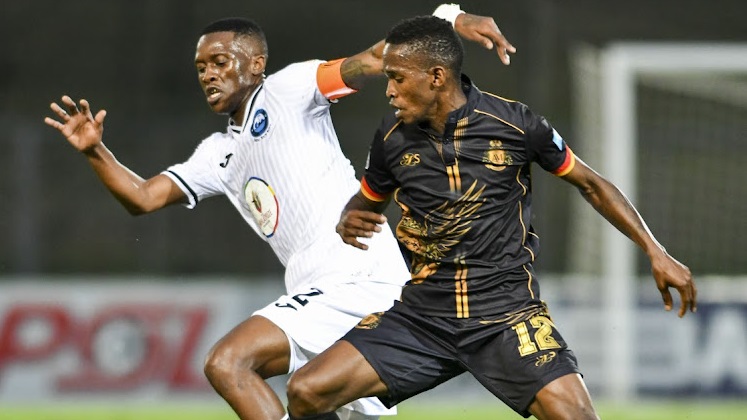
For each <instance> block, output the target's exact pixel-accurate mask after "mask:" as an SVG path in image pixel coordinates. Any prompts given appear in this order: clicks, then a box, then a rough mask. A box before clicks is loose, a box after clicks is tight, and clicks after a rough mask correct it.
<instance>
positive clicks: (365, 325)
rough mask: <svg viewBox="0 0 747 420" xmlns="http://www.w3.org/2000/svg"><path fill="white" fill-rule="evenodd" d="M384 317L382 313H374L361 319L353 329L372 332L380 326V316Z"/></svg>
mask: <svg viewBox="0 0 747 420" xmlns="http://www.w3.org/2000/svg"><path fill="white" fill-rule="evenodd" d="M382 315H384V312H374V313H372V314H368V315H366V316H365V317H363V319H361V320H360V322H358V325H356V326H355V328H358V329H362V330H372V329H374V328H376V327H378V326H379V324H381V316H382Z"/></svg>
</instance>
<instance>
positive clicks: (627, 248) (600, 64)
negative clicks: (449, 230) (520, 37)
mask: <svg viewBox="0 0 747 420" xmlns="http://www.w3.org/2000/svg"><path fill="white" fill-rule="evenodd" d="M572 57H573V59H572V69H571V71H572V78H573V86H574V88H573V106H574V108H575V112H574V129H575V132H576V136H575V137H574V143H575V140H578V148H579V149H580V150H583V152H582V153H583V154H582V158H584V159H585V160H587V161H589V162H590V163H591V164H592V166H594V167H596V168H597V169H599V170H600V172H601V173H602V174H603V175H604V176H605V177H606V178H607V179H609V180H610V181H612V182H613V183H615V184H616V185H617V186H618V187H620V189H621V190H622V191H623V192H624V193H625V194H626V196H627V197H628V198H629V199H630V200H631V201H632V202H633V203H634V204H635V205H636V206H637V207H638V208H639V210H640V209H641V206H640V205H639V201H641V200H642V197H640V195H639V189H641V186H642V182H656V181H657V180H651V179H648V180H647V179H639V177H640V174H641V173H642V172H646V171H647V169H646V168H644V167H641V162H642V161H646V159H645V157H646V155H647V154H648V153H649V152H648V151H643V150H641V147H640V146H641V144H640V142H641V134H642V133H641V132H640V128H639V127H640V124H641V115H642V113H645V112H646V111H645V110H647V109H651V107H656V106H659V107H667V106H669V105H668V103H665V102H662V103H661V104H658V103H655V104H649V103H643V102H641V101H642V98H641V95H640V93H639V91H640V90H641V86H643V85H645V86H648V87H650V88H653V89H656V90H657V91H664V92H668V93H667V95H670V96H674V97H673V98H667V99H666V100H668V101H671V102H672V103H676V102H677V101H678V100H679V98H696V99H698V100H703V99H706V100H707V101H713V102H717V103H724V104H728V106H731V107H736V108H738V109H739V111H738V112H739V113H740V114H739V115H744V116H745V117H747V44H738V43H650V42H620V43H613V44H610V45H608V46H606V47H603V48H601V49H596V48H593V47H589V46H582V47H579V48H577V49H576V50H575V51H574V53H573V54H572ZM643 99H645V98H643ZM683 100H684V99H683ZM651 101H654V100H651ZM662 101H664V100H662ZM709 106H711V105H710V102H708V103H707V104H705V105H703V112H707V111H708V107H709ZM742 113H743V114H742ZM677 118H679V117H677V116H675V117H673V122H666V121H664V122H653V123H651V125H652V126H653V127H656V128H657V129H658V128H659V127H660V126H669V125H671V126H676V125H677V123H678V120H677ZM688 118H691V117H690V116H689V114H688ZM703 118H704V119H706V118H708V117H707V116H704V117H703ZM714 124H716V123H714ZM737 124H741V123H738V122H737ZM739 129H741V125H740V126H739ZM739 129H734V132H735V133H738V132H739V131H738V130H739ZM676 135H677V134H672V136H673V137H675V136H676ZM742 137H743V136H740V134H735V135H734V139H733V140H732V141H733V142H735V144H736V142H738V141H739V140H740V139H742V140H745V141H746V142H747V139H743V138H742ZM682 147H687V146H686V144H685V145H683V146H682ZM662 148H664V147H662ZM729 158H730V157H729V156H728V155H726V154H725V155H724V159H729ZM718 159H720V158H718ZM733 159H740V158H739V157H733ZM650 160H651V158H650V157H649V162H648V164H650V163H651V162H650ZM714 160H717V158H714ZM742 162H744V159H743V158H742ZM739 165H740V163H739V162H735V163H734V166H735V167H736V166H739ZM742 169H743V168H742ZM665 170H666V168H663V169H662V171H665ZM741 173H742V174H743V173H744V172H741ZM707 175H708V174H704V173H701V174H697V173H696V174H693V176H696V177H697V176H707ZM734 175H735V176H736V177H738V176H739V175H738V173H734ZM668 176H670V177H675V175H668ZM727 176H728V174H727ZM745 180H747V177H745V176H744V175H742V181H741V183H742V184H744V183H745V182H744V181H745ZM681 181H682V182H689V181H688V180H686V179H682V180H681ZM715 182H719V181H715ZM730 182H732V183H735V184H739V183H740V181H739V178H737V179H731V180H730ZM704 188H710V187H704ZM647 198H649V197H647ZM695 199H696V200H697V197H696V198H695ZM736 200H738V198H736ZM742 200H745V201H747V196H743V197H742ZM644 201H645V200H644ZM573 205H574V206H575V208H573V209H572V212H571V213H572V214H573V215H574V216H573V220H571V225H572V228H573V232H574V235H576V238H574V239H573V241H574V242H573V244H572V247H571V255H570V260H571V264H572V267H571V271H572V272H579V273H582V274H591V275H593V276H598V277H599V278H601V279H602V281H603V286H602V289H601V293H602V295H601V296H600V297H601V300H602V305H601V309H602V311H603V321H602V322H603V323H604V325H605V328H603V329H602V330H601V331H603V333H602V335H603V336H602V337H599V338H600V340H601V341H602V342H603V343H604V346H603V349H604V354H603V355H602V356H601V357H602V365H603V369H602V370H603V374H604V378H605V383H604V385H603V387H604V389H603V393H604V395H605V397H608V398H612V399H617V400H621V401H624V400H628V399H630V398H632V397H635V396H636V395H635V393H636V384H635V377H634V372H635V362H636V361H635V357H636V346H638V345H641V343H636V342H635V336H636V331H635V328H636V325H635V320H636V314H635V312H636V305H637V304H638V303H637V302H638V289H637V287H636V285H637V280H638V279H639V278H640V277H642V276H643V274H648V273H642V272H641V271H640V266H641V265H642V264H641V263H640V261H639V258H640V257H639V254H640V251H638V250H637V249H636V247H635V245H634V244H633V243H632V242H631V241H630V240H629V239H628V238H626V237H625V236H624V235H622V234H621V233H620V232H618V231H617V230H616V229H615V228H614V227H612V226H611V225H610V224H608V223H605V222H604V221H603V220H602V219H601V218H600V217H598V216H593V215H591V213H593V210H591V209H590V206H588V205H585V203H582V204H578V203H574V204H573ZM679 205H684V206H686V205H688V204H687V203H679ZM736 206H738V204H736ZM661 211H662V212H663V211H666V210H661ZM736 217H739V216H736ZM644 218H646V219H647V220H649V219H648V217H646V215H644ZM707 222H708V221H706V220H703V221H702V223H707ZM673 223H674V224H676V221H675V222H673ZM743 225H744V224H743ZM652 230H654V233H655V234H657V232H656V229H652ZM657 236H659V235H658V234H657ZM682 237H683V238H685V239H684V240H687V238H688V237H687V236H682ZM659 239H660V240H662V239H663V238H661V237H659ZM684 240H683V241H684ZM736 241H737V242H735V244H734V246H740V245H742V244H743V242H738V241H741V240H739V239H737V240H736ZM662 242H663V244H664V246H668V244H667V243H666V241H664V240H662ZM695 245H697V244H695ZM695 245H693V246H695ZM700 245H701V246H703V247H706V246H709V245H711V244H700ZM590 256H591V258H590ZM675 256H676V257H677V255H675ZM734 258H735V259H737V258H738V257H734ZM683 262H685V263H686V264H688V261H683ZM691 268H693V267H692V266H691ZM736 269H739V267H737V268H736ZM707 274H721V273H718V272H715V273H712V272H708V273H707ZM726 274H733V273H726ZM648 278H649V279H650V274H649V275H648ZM649 281H650V282H651V283H653V280H649ZM651 290H653V293H656V291H655V288H653V287H651V288H650V289H647V290H646V292H647V293H648V292H649V291H651ZM673 295H675V296H674V298H675V308H674V309H673V312H674V311H676V310H677V309H678V305H679V300H678V299H677V296H676V291H674V292H673ZM673 316H674V315H673Z"/></svg>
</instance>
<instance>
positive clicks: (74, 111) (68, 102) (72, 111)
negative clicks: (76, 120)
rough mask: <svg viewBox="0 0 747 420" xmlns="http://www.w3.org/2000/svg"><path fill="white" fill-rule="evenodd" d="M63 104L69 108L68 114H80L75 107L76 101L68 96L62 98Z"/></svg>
mask: <svg viewBox="0 0 747 420" xmlns="http://www.w3.org/2000/svg"><path fill="white" fill-rule="evenodd" d="M62 103H63V104H64V105H65V106H66V107H67V113H68V114H70V116H73V115H76V114H77V113H78V106H77V105H75V101H73V99H72V98H71V97H69V96H67V95H63V96H62Z"/></svg>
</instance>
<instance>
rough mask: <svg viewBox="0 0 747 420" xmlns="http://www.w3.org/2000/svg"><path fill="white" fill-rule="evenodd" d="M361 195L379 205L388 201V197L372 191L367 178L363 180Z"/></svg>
mask: <svg viewBox="0 0 747 420" xmlns="http://www.w3.org/2000/svg"><path fill="white" fill-rule="evenodd" d="M361 193H362V194H363V196H364V197H366V198H367V199H369V200H371V201H375V202H377V203H381V202H382V201H386V199H387V196H386V195H382V194H379V193H377V192H376V191H374V190H372V189H371V187H370V186H368V182H366V177H365V176H364V177H363V178H361Z"/></svg>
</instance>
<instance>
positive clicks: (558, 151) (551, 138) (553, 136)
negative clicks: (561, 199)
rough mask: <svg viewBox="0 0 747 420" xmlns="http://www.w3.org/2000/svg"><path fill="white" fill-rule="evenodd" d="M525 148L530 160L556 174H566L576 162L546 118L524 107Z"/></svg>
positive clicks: (571, 152)
mask: <svg viewBox="0 0 747 420" xmlns="http://www.w3.org/2000/svg"><path fill="white" fill-rule="evenodd" d="M524 118H525V122H526V123H527V124H526V127H527V129H526V130H527V131H526V134H527V148H528V154H529V158H530V160H531V161H534V162H537V163H538V164H539V165H540V167H542V169H544V170H546V171H548V172H551V173H552V174H554V175H557V176H563V175H566V174H567V173H568V172H570V171H571V170H572V169H573V167H574V165H575V164H576V158H575V156H574V154H573V151H572V150H571V149H570V147H568V145H567V144H566V143H565V140H563V137H562V136H561V135H560V133H558V132H557V130H555V129H554V128H553V127H552V126H551V125H550V123H549V122H547V120H546V119H545V118H544V117H542V116H540V115H536V114H534V113H532V112H531V111H530V110H529V109H528V108H525V111H524Z"/></svg>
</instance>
